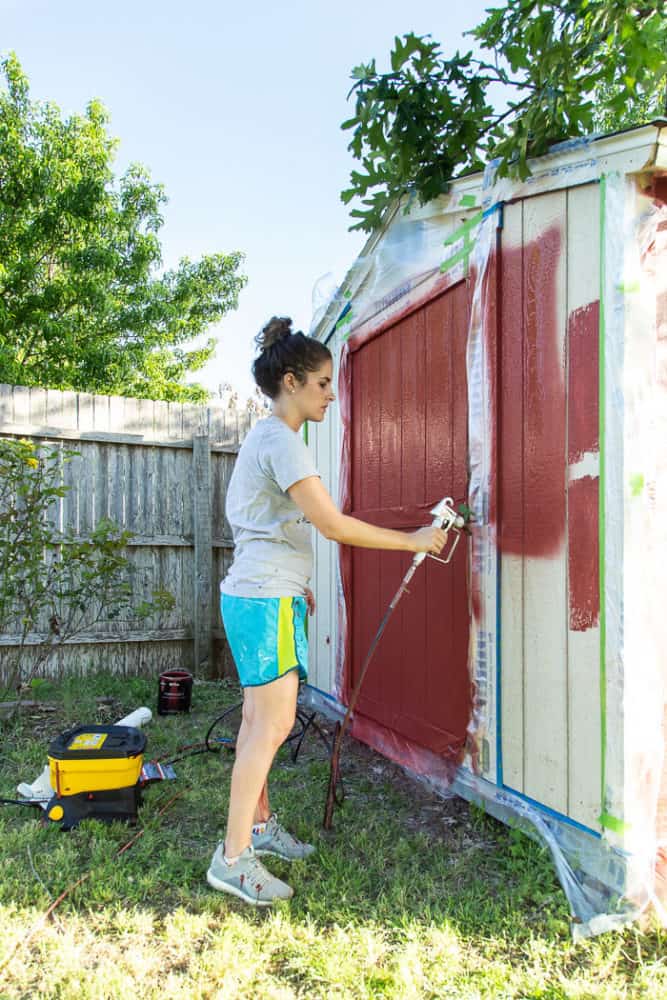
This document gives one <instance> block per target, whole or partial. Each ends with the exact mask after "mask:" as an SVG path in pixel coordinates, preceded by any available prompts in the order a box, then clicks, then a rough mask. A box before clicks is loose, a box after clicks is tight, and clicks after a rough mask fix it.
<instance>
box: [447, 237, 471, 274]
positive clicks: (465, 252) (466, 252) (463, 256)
mask: <svg viewBox="0 0 667 1000" xmlns="http://www.w3.org/2000/svg"><path fill="white" fill-rule="evenodd" d="M471 251H472V243H468V244H466V246H463V247H461V249H460V250H457V252H456V253H455V254H452V256H451V257H450V258H449V260H446V261H445V262H444V264H441V265H440V273H441V274H444V273H445V271H449V270H450V268H452V267H454V266H455V265H456V264H458V263H459V261H461V260H465V261H466V262H467V260H468V257H469V256H470V253H471Z"/></svg>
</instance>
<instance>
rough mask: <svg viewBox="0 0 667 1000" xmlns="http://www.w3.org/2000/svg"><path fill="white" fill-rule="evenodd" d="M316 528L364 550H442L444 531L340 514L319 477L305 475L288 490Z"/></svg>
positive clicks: (339, 540) (341, 542)
mask: <svg viewBox="0 0 667 1000" xmlns="http://www.w3.org/2000/svg"><path fill="white" fill-rule="evenodd" d="M287 492H288V493H289V495H290V497H291V498H292V500H293V501H294V503H295V504H296V505H297V507H299V509H300V510H302V511H303V513H304V514H305V515H306V517H307V518H308V520H309V521H310V523H311V524H314V525H315V527H316V528H317V530H318V531H319V532H320V533H321V534H322V535H324V537H325V538H329V539H330V540H331V541H333V542H339V543H340V544H341V545H356V546H358V547H359V548H363V549H399V550H402V551H405V552H433V553H438V552H442V549H443V548H444V546H445V542H446V541H447V532H446V531H442V530H441V529H440V528H433V527H431V526H430V525H429V526H428V527H425V528H419V529H418V530H417V531H394V529H393V528H380V527H378V525H376V524H368V523H367V522H366V521H360V520H359V519H358V518H356V517H350V516H349V515H347V514H343V513H341V511H339V510H338V508H337V507H336V504H335V503H334V502H333V500H332V499H331V496H330V495H329V493H328V492H327V490H326V488H325V486H324V484H323V483H322V480H321V479H320V478H319V476H308V477H307V478H306V479H300V480H299V482H298V483H294V485H293V486H290V487H289V489H288V491H287Z"/></svg>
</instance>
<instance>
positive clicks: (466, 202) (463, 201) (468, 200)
mask: <svg viewBox="0 0 667 1000" xmlns="http://www.w3.org/2000/svg"><path fill="white" fill-rule="evenodd" d="M476 202H477V199H476V198H475V196H474V194H464V195H461V198H460V200H459V205H462V206H463V208H473V206H474V205H475V203H476Z"/></svg>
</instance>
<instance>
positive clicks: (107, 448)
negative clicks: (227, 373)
mask: <svg viewBox="0 0 667 1000" xmlns="http://www.w3.org/2000/svg"><path fill="white" fill-rule="evenodd" d="M253 419H254V418H253V416H252V415H251V414H249V413H248V412H246V411H240V410H238V409H235V408H229V407H226V406H224V405H223V404H222V403H218V404H215V403H214V404H212V405H209V406H194V405H191V404H180V403H163V402H155V401H153V400H145V399H127V398H124V397H116V396H94V395H88V394H84V393H78V394H77V393H73V392H57V391H54V390H51V389H48V390H47V389H32V388H31V389H28V388H22V387H19V386H9V385H0V436H2V437H20V438H28V439H32V440H33V441H35V442H36V443H38V445H40V446H42V445H50V446H52V447H54V446H55V447H58V448H60V449H62V450H63V451H64V450H73V451H75V452H76V453H77V454H76V456H75V457H74V458H73V459H72V460H71V461H69V462H65V463H63V467H62V468H63V480H64V483H65V485H67V486H68V487H69V490H68V492H67V494H66V496H65V497H64V498H63V499H62V500H60V501H59V503H58V504H57V510H56V513H55V516H56V518H57V524H58V526H59V527H60V528H61V529H67V528H70V529H72V530H73V532H74V533H75V535H76V536H77V537H80V538H85V537H86V536H87V535H88V534H89V533H90V532H91V531H92V530H93V528H94V527H95V525H96V524H97V523H98V522H99V521H100V519H101V518H103V517H108V518H110V519H111V520H112V521H114V522H115V523H116V524H117V525H118V526H119V527H121V528H123V529H126V530H128V531H131V532H132V533H133V538H132V541H131V543H130V545H129V546H128V558H129V561H130V562H131V564H132V566H133V580H134V586H135V594H134V596H135V598H136V601H137V603H139V601H141V600H143V599H147V598H150V594H151V592H152V590H153V589H155V588H165V589H167V590H168V591H170V592H171V594H173V596H174V597H175V599H176V604H175V607H174V608H173V610H171V611H168V612H161V613H160V614H159V615H156V616H154V617H152V618H150V619H145V620H141V619H136V620H131V621H128V620H126V621H122V622H117V621H114V622H107V623H99V624H98V625H96V626H95V627H94V628H92V629H91V630H89V631H88V632H85V633H81V634H80V635H78V636H77V637H75V638H74V639H72V640H71V641H69V642H68V643H66V644H65V645H63V646H61V647H57V650H56V651H55V652H54V656H53V657H52V660H51V662H50V664H49V667H48V672H49V673H50V674H54V673H56V674H60V673H62V672H65V671H66V672H83V671H86V670H89V669H101V668H104V669H109V670H112V671H114V672H120V673H124V674H128V675H129V674H136V673H142V674H146V673H150V674H153V673H155V674H157V673H159V672H161V671H162V670H165V669H169V668H172V667H186V668H188V669H191V670H192V669H193V670H194V671H195V672H197V673H199V674H200V675H208V676H220V675H224V674H225V673H228V672H229V671H230V668H231V660H230V658H229V653H228V650H227V645H226V642H225V641H224V633H223V631H222V623H221V620H220V610H219V601H218V597H217V594H218V581H219V580H220V578H221V577H222V576H223V575H224V573H225V572H226V569H227V566H228V563H229V560H230V556H231V550H232V541H231V531H230V528H229V525H228V523H227V521H226V519H225V516H224V501H225V495H226V491H227V484H228V482H229V477H230V475H231V472H232V469H233V466H234V461H235V457H236V454H237V452H238V448H239V445H240V442H241V441H242V440H243V438H244V436H245V435H246V433H247V432H248V430H249V429H250V426H251V424H252V422H253ZM39 629H40V630H39V631H38V632H36V633H35V634H34V635H31V636H30V637H29V639H28V641H29V643H30V644H32V645H35V644H37V643H38V642H40V641H42V640H43V638H44V636H45V635H46V632H47V629H48V623H47V622H44V623H40V626H39ZM18 641H19V636H17V635H16V634H15V630H12V633H10V634H0V674H3V675H4V674H5V673H6V670H7V668H8V665H9V662H10V660H11V658H12V654H14V655H15V654H16V647H17V643H18Z"/></svg>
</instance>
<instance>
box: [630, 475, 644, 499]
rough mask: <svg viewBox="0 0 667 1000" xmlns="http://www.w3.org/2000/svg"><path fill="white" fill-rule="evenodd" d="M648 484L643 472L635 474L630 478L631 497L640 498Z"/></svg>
mask: <svg viewBox="0 0 667 1000" xmlns="http://www.w3.org/2000/svg"><path fill="white" fill-rule="evenodd" d="M645 485H646V482H645V480H644V473H643V472H635V473H634V474H633V475H632V476H630V496H632V497H640V496H641V495H642V493H643V492H644V486H645Z"/></svg>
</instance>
